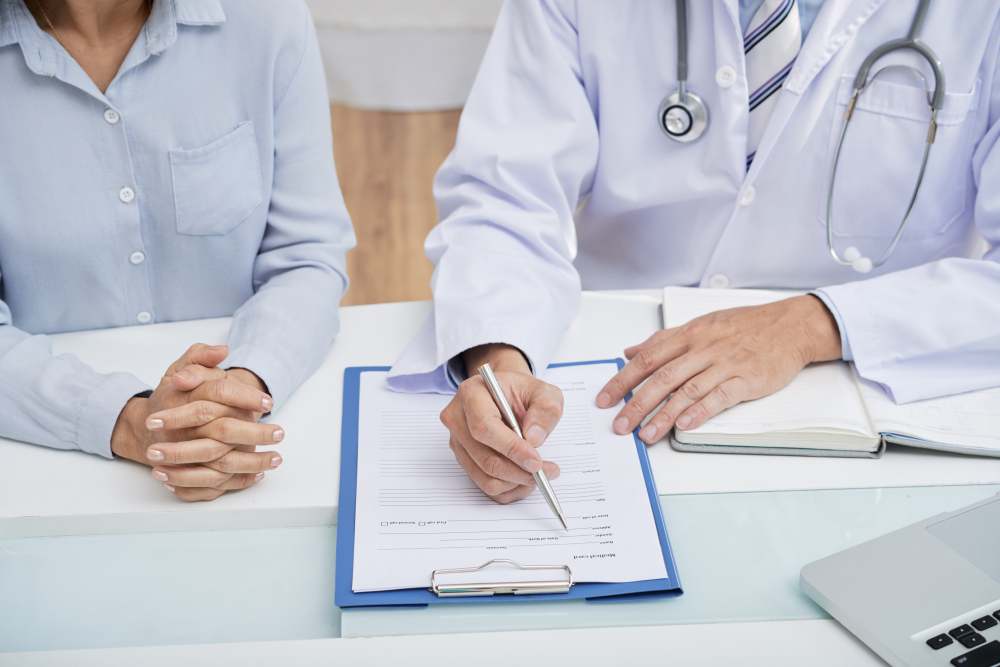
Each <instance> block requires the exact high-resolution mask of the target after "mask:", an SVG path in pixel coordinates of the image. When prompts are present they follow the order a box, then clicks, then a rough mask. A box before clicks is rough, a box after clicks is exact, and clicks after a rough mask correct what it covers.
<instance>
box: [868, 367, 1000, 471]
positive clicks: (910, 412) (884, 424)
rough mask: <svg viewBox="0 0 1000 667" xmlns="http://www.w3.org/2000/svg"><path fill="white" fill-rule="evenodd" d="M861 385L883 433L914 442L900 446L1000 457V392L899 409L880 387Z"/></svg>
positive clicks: (923, 402)
mask: <svg viewBox="0 0 1000 667" xmlns="http://www.w3.org/2000/svg"><path fill="white" fill-rule="evenodd" d="M858 385H859V386H860V387H861V395H862V398H863V399H864V401H865V403H866V404H867V405H868V412H869V413H870V414H871V416H872V422H873V423H874V424H875V427H876V428H877V429H878V430H879V431H880V432H882V433H887V434H889V433H891V434H899V435H902V436H908V437H909V438H911V439H913V441H911V442H906V443H904V442H903V439H902V438H900V439H898V441H899V442H900V444H912V445H914V446H918V447H919V446H921V445H922V444H928V443H933V444H937V445H944V446H941V447H934V449H951V450H955V451H961V452H967V453H985V454H992V455H1000V389H986V390H983V391H974V392H970V393H967V394H957V395H955V396H945V397H943V398H932V399H928V400H925V401H916V402H914V403H907V404H905V405H898V404H897V403H895V402H893V400H892V399H891V398H889V396H888V395H887V394H886V392H885V391H884V390H883V389H882V388H881V387H880V386H878V385H877V384H875V383H872V382H868V381H866V380H861V379H859V380H858ZM920 441H923V443H921V442H920Z"/></svg>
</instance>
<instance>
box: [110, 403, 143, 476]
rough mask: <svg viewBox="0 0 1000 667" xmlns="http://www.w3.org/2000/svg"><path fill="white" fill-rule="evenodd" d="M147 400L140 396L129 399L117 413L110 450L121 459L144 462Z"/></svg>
mask: <svg viewBox="0 0 1000 667" xmlns="http://www.w3.org/2000/svg"><path fill="white" fill-rule="evenodd" d="M148 404H149V400H148V399H146V398H142V397H138V396H137V397H134V398H131V399H129V401H128V402H127V403H126V404H125V407H124V408H122V411H121V413H120V414H119V415H118V421H116V422H115V427H114V429H113V430H112V431H111V452H112V453H113V454H114V455H115V456H117V457H119V458H123V459H129V460H131V461H139V462H140V463H145V462H146V457H145V452H144V451H143V450H144V445H145V437H146V426H145V421H146V415H147V413H148V412H149V409H148Z"/></svg>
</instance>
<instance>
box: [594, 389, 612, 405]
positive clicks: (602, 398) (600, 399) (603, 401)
mask: <svg viewBox="0 0 1000 667" xmlns="http://www.w3.org/2000/svg"><path fill="white" fill-rule="evenodd" d="M597 407H599V408H610V407H611V394H609V393H608V392H606V391H602V392H601V393H600V394H598V395H597Z"/></svg>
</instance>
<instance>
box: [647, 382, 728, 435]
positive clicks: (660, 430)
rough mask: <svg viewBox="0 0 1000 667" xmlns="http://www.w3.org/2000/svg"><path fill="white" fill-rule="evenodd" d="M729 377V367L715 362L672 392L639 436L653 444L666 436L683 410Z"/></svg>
mask: <svg viewBox="0 0 1000 667" xmlns="http://www.w3.org/2000/svg"><path fill="white" fill-rule="evenodd" d="M729 377H730V375H729V372H728V370H727V369H725V368H723V366H722V365H720V364H715V365H712V366H709V367H708V368H707V369H705V370H704V371H702V372H701V373H698V374H697V375H695V376H694V377H692V378H691V379H689V380H688V381H687V382H685V383H684V384H682V385H681V386H680V388H679V389H677V390H676V391H673V392H672V393H671V394H670V398H669V399H668V400H667V402H666V404H665V405H664V406H663V407H662V408H660V409H659V410H658V411H657V413H656V414H655V415H653V418H652V419H650V420H649V422H648V423H647V424H646V425H645V426H643V427H642V430H641V431H639V438H641V439H642V441H643V442H645V443H646V444H648V445H651V444H653V443H654V442H656V441H657V440H659V439H660V438H662V437H664V436H665V435H666V434H667V433H669V432H670V429H672V428H673V427H674V424H675V423H676V422H677V418H678V417H680V415H681V413H682V412H684V411H685V410H687V409H688V408H689V407H691V406H692V405H694V404H695V403H696V402H698V401H700V400H701V399H702V398H704V397H705V395H707V394H708V393H709V392H710V391H712V390H713V389H715V387H717V386H718V385H719V384H721V383H723V382H725V381H726V380H727V379H729ZM647 384H648V383H647Z"/></svg>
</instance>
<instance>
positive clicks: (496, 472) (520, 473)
mask: <svg viewBox="0 0 1000 667" xmlns="http://www.w3.org/2000/svg"><path fill="white" fill-rule="evenodd" d="M457 440H458V445H459V446H460V447H461V448H462V449H464V450H465V453H466V454H468V455H469V458H471V459H472V461H473V462H474V463H475V464H476V465H477V466H478V467H479V469H480V470H482V471H483V473H485V474H486V476H487V477H491V478H494V479H499V480H502V481H504V482H510V483H512V484H515V485H516V484H532V483H534V477H532V475H531V473H528V472H525V471H524V470H522V469H521V468H520V467H518V466H516V465H514V462H513V461H511V460H509V459H507V458H504V457H503V456H500V454H498V453H497V452H496V451H495V450H493V449H490V448H489V447H487V446H486V445H484V444H482V443H480V442H476V441H475V440H473V439H472V438H471V437H469V438H468V439H464V440H463V439H461V438H458V439H457Z"/></svg>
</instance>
